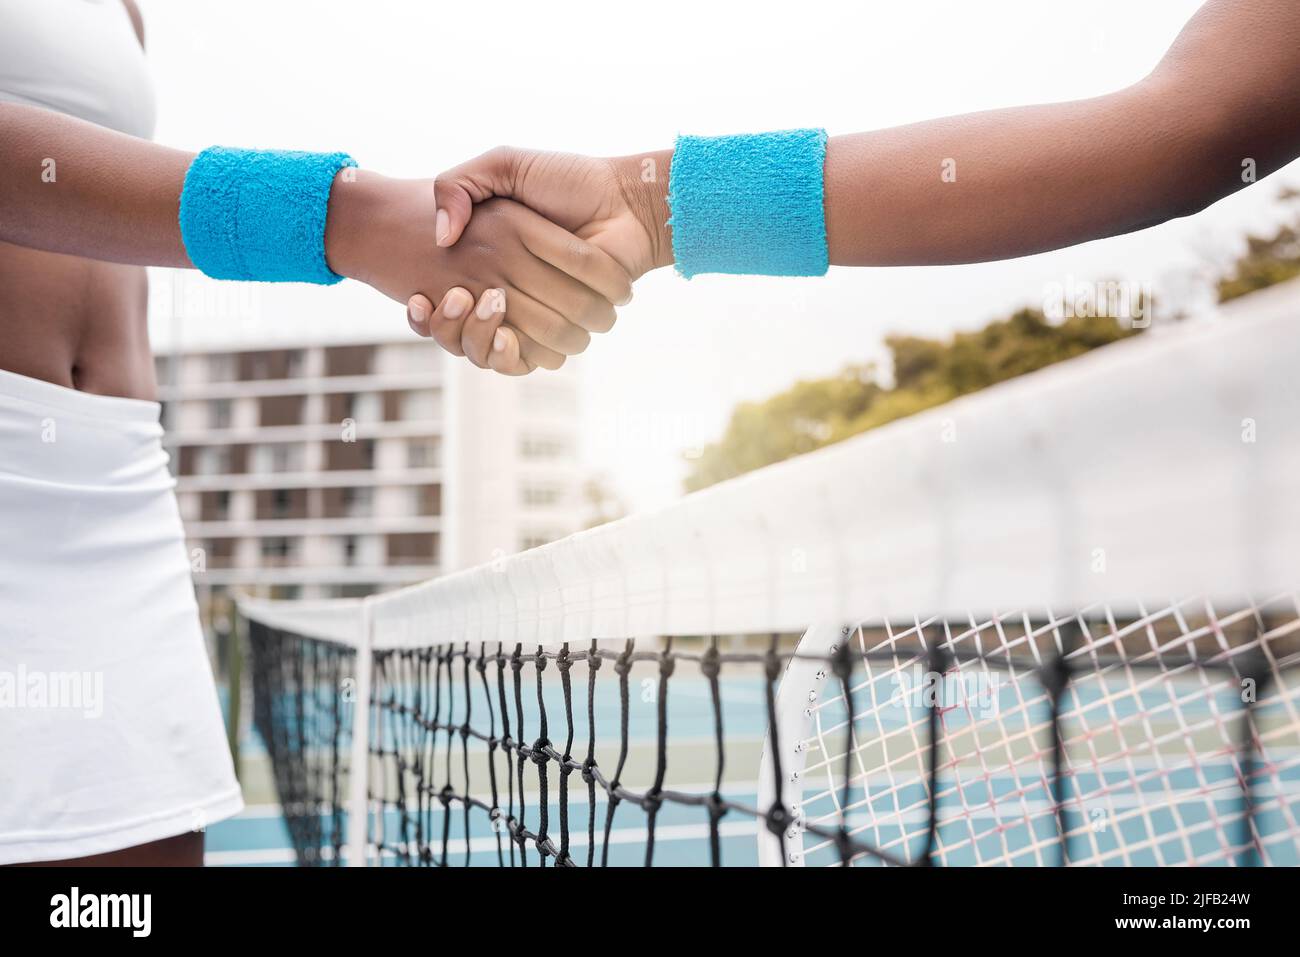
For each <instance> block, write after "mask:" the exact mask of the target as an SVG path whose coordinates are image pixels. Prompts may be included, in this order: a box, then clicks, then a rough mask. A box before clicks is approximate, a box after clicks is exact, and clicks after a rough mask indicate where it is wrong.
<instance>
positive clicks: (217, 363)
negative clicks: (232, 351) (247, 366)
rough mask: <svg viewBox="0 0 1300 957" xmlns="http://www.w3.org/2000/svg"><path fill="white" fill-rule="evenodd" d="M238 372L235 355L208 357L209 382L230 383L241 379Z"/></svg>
mask: <svg viewBox="0 0 1300 957" xmlns="http://www.w3.org/2000/svg"><path fill="white" fill-rule="evenodd" d="M238 371H239V370H238V366H237V365H236V364H235V357H234V356H233V355H229V354H225V355H216V356H208V381H209V382H230V381H232V380H234V379H237V378H239V376H238V375H237V373H238Z"/></svg>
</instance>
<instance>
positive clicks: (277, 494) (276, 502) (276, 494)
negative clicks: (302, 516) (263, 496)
mask: <svg viewBox="0 0 1300 957" xmlns="http://www.w3.org/2000/svg"><path fill="white" fill-rule="evenodd" d="M292 506H293V495H291V494H290V492H289V490H288V489H287V488H277V489H275V490H274V491H273V492H272V493H271V512H272V514H274V515H275V516H276V517H277V518H283V517H284V516H285V515H287V514H289V509H290V508H291V507H292Z"/></svg>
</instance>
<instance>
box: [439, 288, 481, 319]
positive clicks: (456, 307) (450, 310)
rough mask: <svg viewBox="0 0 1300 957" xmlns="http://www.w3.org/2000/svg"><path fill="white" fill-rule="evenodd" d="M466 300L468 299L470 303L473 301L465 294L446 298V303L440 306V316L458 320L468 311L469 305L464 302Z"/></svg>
mask: <svg viewBox="0 0 1300 957" xmlns="http://www.w3.org/2000/svg"><path fill="white" fill-rule="evenodd" d="M466 299H469V302H470V303H472V302H473V301H474V300H473V299H472V298H470V297H469V296H468V295H467V294H465V293H456V294H454V295H451V296H448V297H447V301H446V302H444V303H443V304H442V314H443V315H444V316H446V317H447V318H448V319H459V318H460V317H461V316H463V315H465V313H466V312H467V311H468V310H469V303H466V302H465V300H466Z"/></svg>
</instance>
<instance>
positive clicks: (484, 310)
mask: <svg viewBox="0 0 1300 957" xmlns="http://www.w3.org/2000/svg"><path fill="white" fill-rule="evenodd" d="M504 296H505V293H504V292H502V291H501V290H500V289H489V290H488V291H487V292H486V293H485V294H484V296H483V298H482V299H480V300H479V301H478V313H477V315H478V317H479V318H480V319H491V318H492V316H493V315H495V314H496V313H497V312H505V306H504V299H503V298H502V297H504Z"/></svg>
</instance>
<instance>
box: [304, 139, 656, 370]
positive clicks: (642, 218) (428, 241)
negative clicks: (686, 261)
mask: <svg viewBox="0 0 1300 957" xmlns="http://www.w3.org/2000/svg"><path fill="white" fill-rule="evenodd" d="M670 157H671V151H667V150H666V151H664V152H662V153H656V154H651V155H647V156H644V157H640V156H638V157H624V158H618V159H597V158H592V157H586V156H575V155H570V154H560V153H539V152H534V151H528V150H518V149H512V148H508V147H502V148H499V149H495V150H492V151H491V152H489V153H486V154H484V155H483V156H480V157H478V158H477V159H474V160H471V161H470V162H468V163H465V164H464V165H462V166H458V167H456V168H455V169H453V170H450V171H448V172H446V173H444V174H442V175H441V176H439V177H437V178H436V179H434V180H396V179H390V178H387V177H384V176H380V175H378V174H376V173H371V172H368V171H365V170H353V171H346V170H345V171H344V172H342V173H340V174H339V175H338V177H337V178H336V180H335V183H334V187H333V190H332V191H331V193H330V201H329V203H330V205H329V214H328V217H327V219H326V228H325V254H326V259H327V260H328V262H329V265H330V268H331V269H333V270H334V271H335V272H336V273H338V274H340V275H343V276H347V277H349V278H352V279H357V280H360V281H362V282H365V283H367V284H368V285H371V286H373V287H375V288H376V289H378V290H379V291H380V292H382V293H384V294H385V295H387V296H390V297H391V298H393V299H396V300H397V301H399V302H405V303H406V304H407V318H408V321H409V322H410V324H411V327H412V329H414V330H415V332H417V333H418V334H419V335H422V336H427V337H431V338H433V339H434V340H435V341H437V342H438V344H439V345H441V346H442V347H443V348H444V349H446V350H447V351H448V352H450V353H451V354H452V355H456V356H465V357H466V358H468V359H469V360H470V362H472V363H474V365H476V366H479V367H480V368H485V369H493V370H495V371H496V372H500V373H502V374H505V375H525V374H527V373H529V372H531V371H533V370H534V369H536V368H537V367H539V366H540V367H542V368H544V369H558V368H559V367H560V366H561V365H563V363H564V360H565V357H566V356H571V355H576V354H577V353H579V352H582V351H583V349H585V348H586V347H587V344H588V343H589V342H590V341H591V333H593V332H608V331H609V330H610V328H612V327H613V325H614V319H615V315H614V307H615V306H620V305H625V304H626V303H627V302H629V301H630V300H631V298H632V282H633V281H634V280H636V279H638V278H640V277H641V276H642V275H644V274H645V273H647V272H649V271H650V270H651V269H655V268H657V267H659V266H665V265H668V264H669V263H671V262H672V261H673V258H672V239H671V236H670V233H669V228H668V226H667V220H668V205H667V198H666V197H667V191H668V164H669V162H670ZM345 174H347V175H345ZM435 301H436V302H437V306H436V307H435V305H434V303H435Z"/></svg>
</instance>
